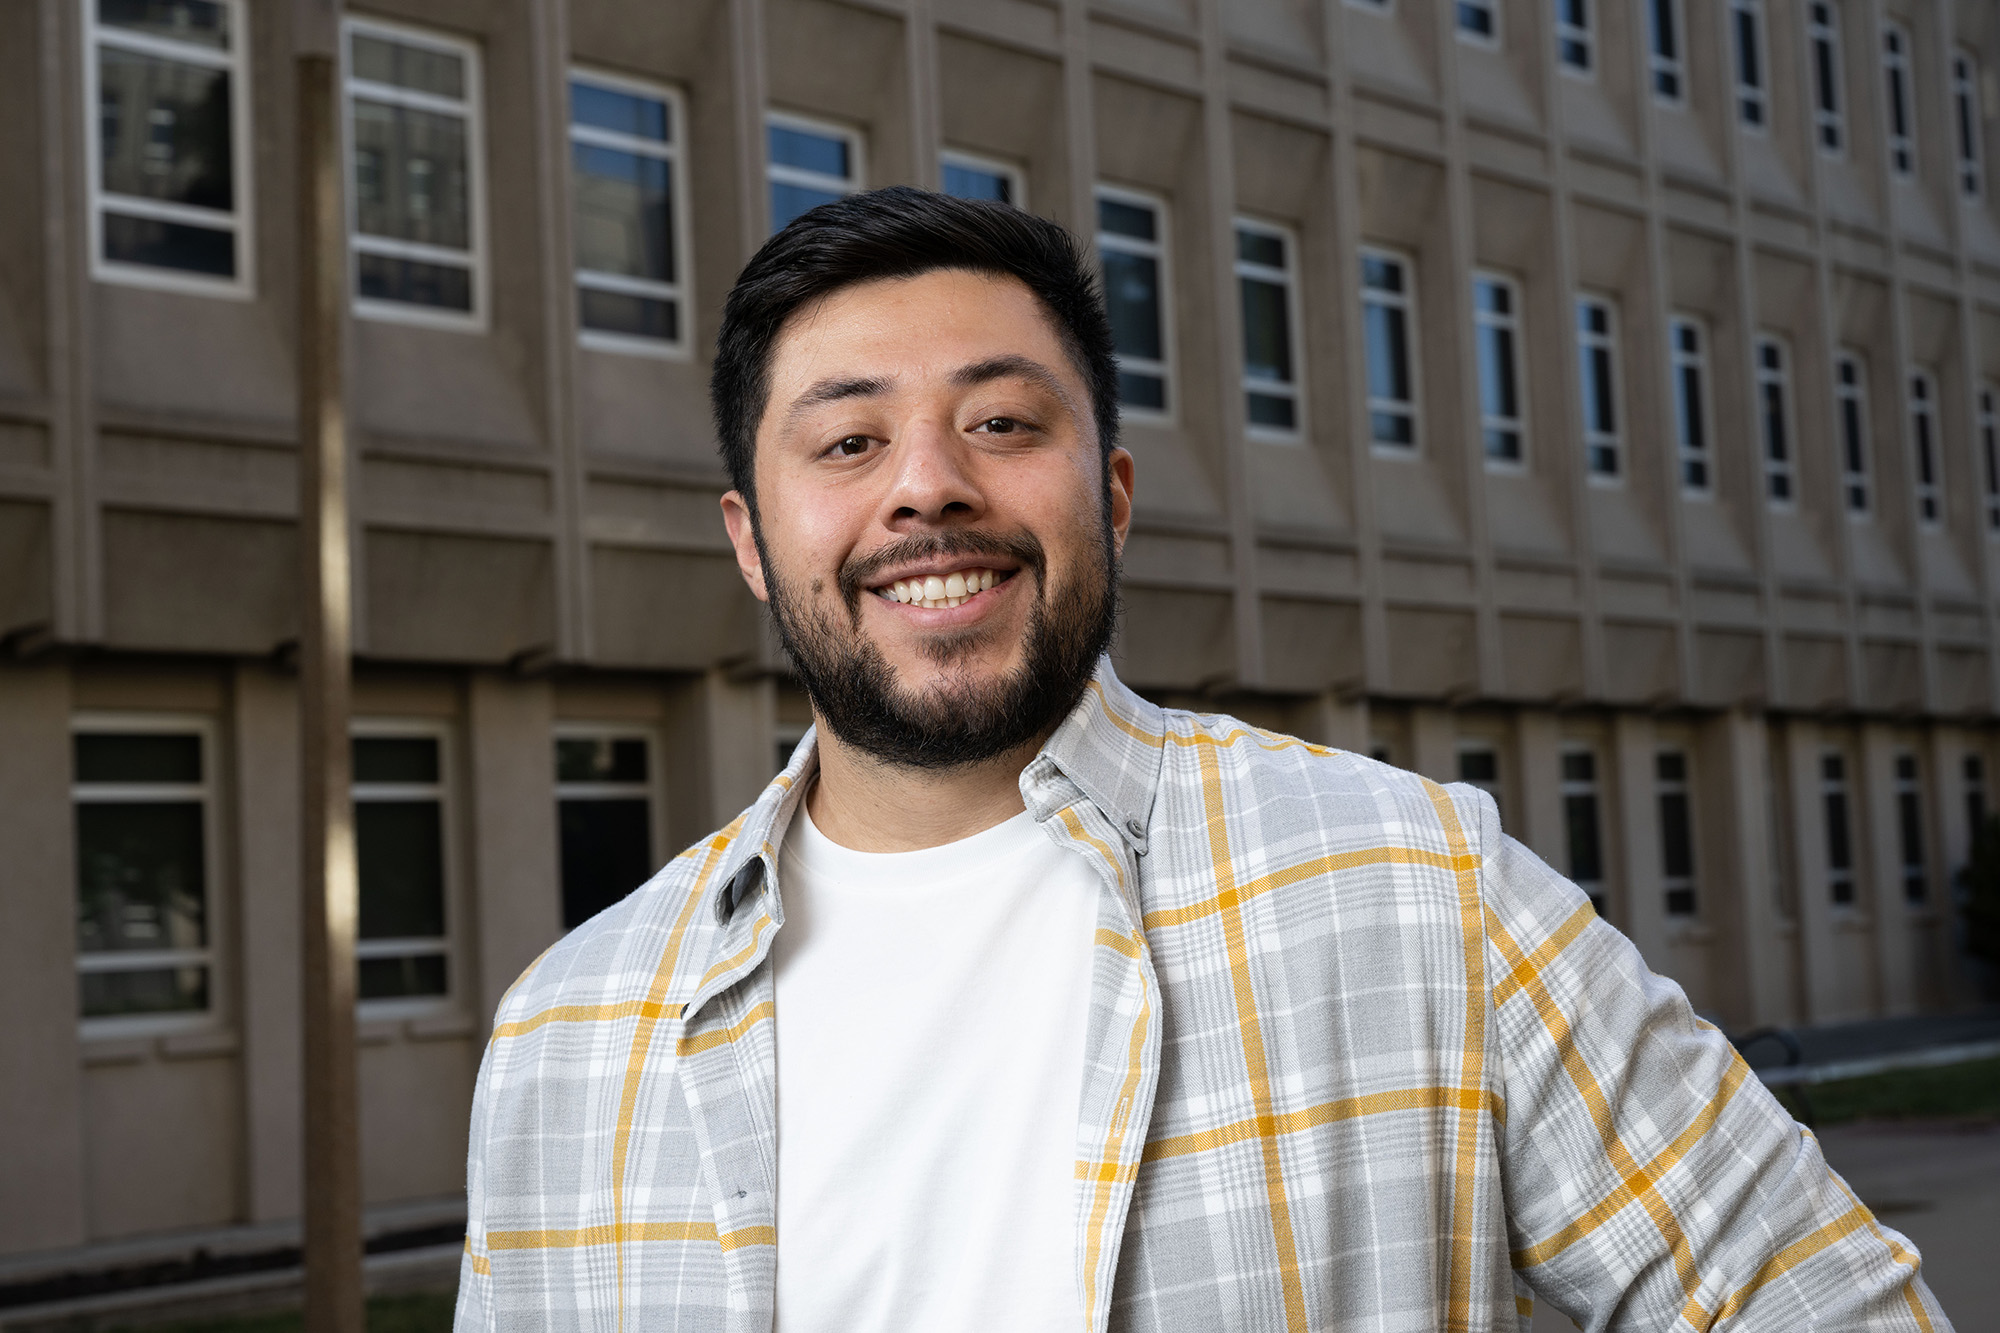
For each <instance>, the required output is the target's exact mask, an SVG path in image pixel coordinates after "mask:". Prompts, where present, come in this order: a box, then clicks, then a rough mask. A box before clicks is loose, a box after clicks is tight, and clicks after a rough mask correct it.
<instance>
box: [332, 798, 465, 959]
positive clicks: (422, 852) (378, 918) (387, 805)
mask: <svg viewBox="0 0 2000 1333" xmlns="http://www.w3.org/2000/svg"><path fill="white" fill-rule="evenodd" d="M354 842H355V856H356V862H357V866H358V869H359V875H360V880H361V922H360V925H361V938H362V939H364V940H382V939H416V938H434V937H436V936H440V935H443V934H444V812H443V810H442V808H441V807H440V806H439V804H438V802H436V801H422V800H419V801H380V800H362V801H356V802H355V803H354Z"/></svg>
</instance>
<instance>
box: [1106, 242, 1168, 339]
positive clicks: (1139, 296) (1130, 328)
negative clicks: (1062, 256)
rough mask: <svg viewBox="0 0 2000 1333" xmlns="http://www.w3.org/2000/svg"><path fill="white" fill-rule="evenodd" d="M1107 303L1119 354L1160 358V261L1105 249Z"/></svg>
mask: <svg viewBox="0 0 2000 1333" xmlns="http://www.w3.org/2000/svg"><path fill="white" fill-rule="evenodd" d="M1104 306H1105V314H1107V315H1108V316H1110V319H1111V345H1112V346H1113V347H1114V348H1115V349H1116V350H1117V352H1118V354H1119V355H1120V356H1141V357H1145V358H1146V359H1148V360H1152V361H1157V360H1159V359H1160V358H1161V356H1162V355H1163V353H1164V350H1165V349H1164V347H1163V346H1162V340H1161V336H1160V264H1159V261H1158V260H1156V259H1154V258H1153V257H1152V256H1151V255H1135V254H1128V253H1126V252H1125V251H1123V250H1106V251H1105V252H1104Z"/></svg>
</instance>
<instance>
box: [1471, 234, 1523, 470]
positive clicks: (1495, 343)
mask: <svg viewBox="0 0 2000 1333" xmlns="http://www.w3.org/2000/svg"><path fill="white" fill-rule="evenodd" d="M1472 318H1473V323H1474V326H1475V333H1476V335H1477V338H1478V343H1479V424H1480V429H1481V432H1482V433H1483V434H1484V436H1485V438H1486V462H1487V464H1488V465H1489V466H1492V465H1500V466H1518V465H1519V464H1520V463H1521V442H1522V440H1523V439H1525V438H1526V430H1525V427H1524V426H1523V423H1522V420H1521V417H1522V412H1521V364H1520V356H1521V292H1520V289H1519V288H1518V287H1516V286H1515V285H1514V284H1513V283H1512V282H1511V281H1509V280H1508V279H1506V278H1503V277H1501V276H1499V275H1498V274H1495V273H1475V274H1473V275H1472Z"/></svg>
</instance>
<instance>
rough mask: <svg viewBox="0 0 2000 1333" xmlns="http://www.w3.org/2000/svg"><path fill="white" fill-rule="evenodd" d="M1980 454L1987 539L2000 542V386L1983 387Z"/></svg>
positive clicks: (1980, 388) (1979, 406)
mask: <svg viewBox="0 0 2000 1333" xmlns="http://www.w3.org/2000/svg"><path fill="white" fill-rule="evenodd" d="M1977 402H1978V412H1979V425H1978V431H1979V454H1980V460H1979V461H1980V463H1981V465H1982V466H1981V471H1982V473H1983V474H1984V476H1983V478H1982V480H1984V482H1985V483H1986V485H1985V491H1984V494H1985V501H1986V504H1985V508H1986V539H1987V540H1988V541H2000V386H1995V385H1994V383H1993V382H1992V381H1991V380H1985V381H1982V382H1981V383H1980V385H1979V397H1978V400H1977Z"/></svg>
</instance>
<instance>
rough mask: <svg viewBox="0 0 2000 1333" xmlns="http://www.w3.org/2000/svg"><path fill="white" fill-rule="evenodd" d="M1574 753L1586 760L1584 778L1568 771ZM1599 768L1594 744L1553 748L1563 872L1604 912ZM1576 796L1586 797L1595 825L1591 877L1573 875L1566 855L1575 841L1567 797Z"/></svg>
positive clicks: (1604, 859) (1567, 743)
mask: <svg viewBox="0 0 2000 1333" xmlns="http://www.w3.org/2000/svg"><path fill="white" fill-rule="evenodd" d="M1577 755H1581V756H1583V757H1584V758H1587V759H1589V760H1590V776H1589V777H1588V778H1573V777H1571V776H1570V775H1569V773H1568V765H1569V760H1570V759H1571V757H1572V756H1577ZM1603 768H1604V765H1603V763H1602V762H1601V760H1600V757H1599V755H1598V752H1597V747H1596V746H1595V745H1593V744H1591V743H1590V742H1588V741H1565V742H1564V743H1563V744H1562V746H1561V747H1560V749H1558V751H1557V752H1556V795H1557V799H1558V800H1560V801H1561V802H1562V811H1563V848H1564V864H1563V874H1564V876H1565V877H1566V878H1568V879H1569V882H1570V883H1572V884H1574V885H1576V887H1578V888H1579V889H1582V890H1583V891H1584V894H1585V895H1586V896H1587V897H1588V898H1589V899H1590V904H1591V908H1592V910H1594V911H1595V912H1596V913H1597V914H1598V915H1599V916H1603V915H1604V913H1605V908H1606V906H1607V905H1608V903H1609V898H1608V896H1607V888H1606V885H1607V881H1608V876H1606V874H1605V870H1606V867H1607V866H1608V864H1609V861H1610V858H1609V857H1608V856H1606V855H1605V853H1606V850H1607V848H1606V845H1605V837H1604V828H1605V825H1604V774H1603ZM1576 797H1589V798H1590V802H1591V812H1590V817H1591V821H1592V822H1593V823H1594V824H1595V825H1596V828H1595V829H1594V830H1593V831H1592V833H1591V838H1592V840H1593V841H1594V842H1595V843H1596V844H1597V872H1598V873H1597V878H1596V879H1594V880H1584V879H1578V878H1577V877H1576V874H1575V871H1576V867H1575V865H1574V864H1573V860H1574V858H1573V857H1572V856H1571V855H1570V853H1571V850H1572V848H1573V844H1574V841H1575V839H1574V837H1573V835H1572V833H1571V830H1570V801H1571V800H1572V799H1573V798H1576Z"/></svg>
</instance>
